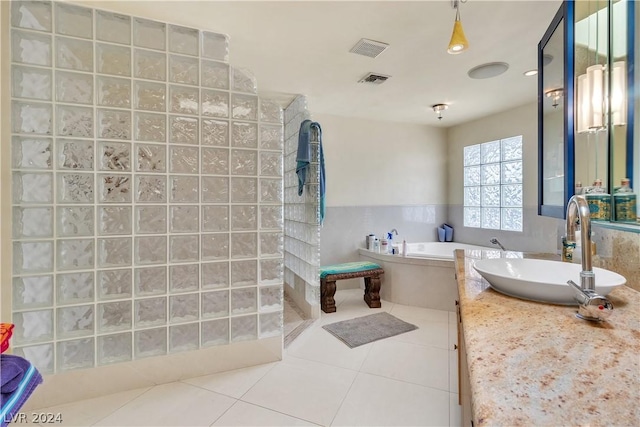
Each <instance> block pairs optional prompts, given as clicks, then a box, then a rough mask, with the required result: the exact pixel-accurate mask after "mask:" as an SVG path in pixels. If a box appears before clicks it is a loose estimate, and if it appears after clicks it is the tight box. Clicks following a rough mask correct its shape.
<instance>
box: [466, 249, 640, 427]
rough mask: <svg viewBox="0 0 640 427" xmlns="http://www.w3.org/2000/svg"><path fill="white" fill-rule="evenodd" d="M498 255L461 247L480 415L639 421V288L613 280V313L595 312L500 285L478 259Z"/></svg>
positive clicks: (501, 421)
mask: <svg viewBox="0 0 640 427" xmlns="http://www.w3.org/2000/svg"><path fill="white" fill-rule="evenodd" d="M496 255H497V256H498V257H499V256H500V252H498V251H468V250H467V251H464V250H456V251H455V264H456V274H457V278H458V291H459V292H460V312H461V316H462V325H463V331H464V339H465V345H466V351H467V362H468V366H469V378H470V383H471V401H472V410H473V419H474V422H475V425H476V426H484V425H491V426H494V425H502V426H514V425H536V426H537V425H553V426H559V425H591V426H596V425H608V426H611V425H614V426H638V425H640V292H637V291H635V290H633V289H631V288H629V287H627V286H620V287H618V288H616V289H614V290H613V291H612V292H611V293H610V294H609V295H608V298H609V299H610V301H611V302H612V303H613V306H614V311H613V312H612V314H611V316H610V318H609V319H608V320H607V321H606V322H602V323H593V322H587V321H584V320H581V319H578V318H576V317H575V312H576V307H568V306H560V305H552V304H541V303H536V302H529V301H524V300H520V299H517V298H513V297H509V296H506V295H503V294H500V293H498V292H496V291H494V290H493V289H491V288H490V287H489V284H488V283H487V282H486V281H485V280H484V279H483V278H482V277H481V276H480V275H479V274H478V273H477V272H476V271H475V269H473V263H474V262H475V261H476V260H478V259H480V258H489V257H490V258H495V257H496ZM503 255H505V254H503ZM506 255H507V256H509V255H513V256H516V257H520V256H524V257H525V258H545V259H556V260H559V258H558V256H556V255H549V256H544V255H540V254H538V255H535V254H526V253H525V254H520V253H511V254H509V253H507V254H506Z"/></svg>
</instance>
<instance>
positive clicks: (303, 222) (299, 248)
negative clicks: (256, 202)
mask: <svg viewBox="0 0 640 427" xmlns="http://www.w3.org/2000/svg"><path fill="white" fill-rule="evenodd" d="M306 119H311V114H309V111H308V109H307V99H306V97H304V96H298V97H296V99H294V100H293V102H291V104H289V106H287V108H285V110H284V134H285V135H284V137H285V143H284V186H285V189H284V201H285V208H284V210H285V213H284V230H285V238H284V247H285V254H284V264H285V269H284V274H285V278H284V281H285V283H286V284H287V285H288V286H289V288H290V289H291V290H292V291H293V292H295V293H297V294H298V295H300V296H302V297H303V299H304V300H305V301H306V302H307V303H308V304H309V305H312V306H314V305H319V304H320V276H319V271H318V269H319V267H320V204H319V200H320V185H319V183H320V169H319V166H318V157H319V155H318V153H319V145H318V142H317V141H313V139H315V138H312V143H311V164H310V166H309V168H310V170H309V172H308V174H307V183H306V184H305V186H304V191H303V193H302V196H298V176H297V175H296V157H297V152H298V134H299V132H300V124H301V123H302V122H303V121H304V120H306Z"/></svg>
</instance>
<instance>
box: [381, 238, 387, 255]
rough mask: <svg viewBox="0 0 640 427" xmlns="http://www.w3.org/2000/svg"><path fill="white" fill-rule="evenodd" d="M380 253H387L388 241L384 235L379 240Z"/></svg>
mask: <svg viewBox="0 0 640 427" xmlns="http://www.w3.org/2000/svg"><path fill="white" fill-rule="evenodd" d="M380 253H381V254H388V253H389V241H388V240H387V239H385V238H384V237H383V238H382V240H380Z"/></svg>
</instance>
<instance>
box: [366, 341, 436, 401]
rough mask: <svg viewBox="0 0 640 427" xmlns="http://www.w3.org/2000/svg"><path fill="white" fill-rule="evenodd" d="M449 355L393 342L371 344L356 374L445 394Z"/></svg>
mask: <svg viewBox="0 0 640 427" xmlns="http://www.w3.org/2000/svg"><path fill="white" fill-rule="evenodd" d="M448 356H449V351H448V350H444V349H441V348H436V347H425V346H420V345H415V344H410V343H405V342H401V341H394V340H382V341H377V342H375V343H374V344H373V347H372V348H371V351H370V352H369V355H368V356H367V358H366V359H365V361H364V364H363V365H362V368H360V372H367V373H369V374H373V375H379V376H383V377H387V378H391V379H396V380H400V381H406V382H410V383H413V384H419V385H423V386H426V387H433V388H437V389H440V390H444V391H447V392H448V391H449V359H448Z"/></svg>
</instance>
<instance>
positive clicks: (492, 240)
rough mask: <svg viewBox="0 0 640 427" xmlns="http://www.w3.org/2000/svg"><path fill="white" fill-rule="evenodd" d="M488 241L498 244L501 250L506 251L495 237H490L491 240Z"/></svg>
mask: <svg viewBox="0 0 640 427" xmlns="http://www.w3.org/2000/svg"><path fill="white" fill-rule="evenodd" d="M489 242H491V244H492V245H498V246H500V249H502V250H503V251H506V250H507V249H506V248H505V247H504V246H503V245H502V243H500V241H499V240H498V239H496V238H495V237H494V238H492V239H491V240H489Z"/></svg>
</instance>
